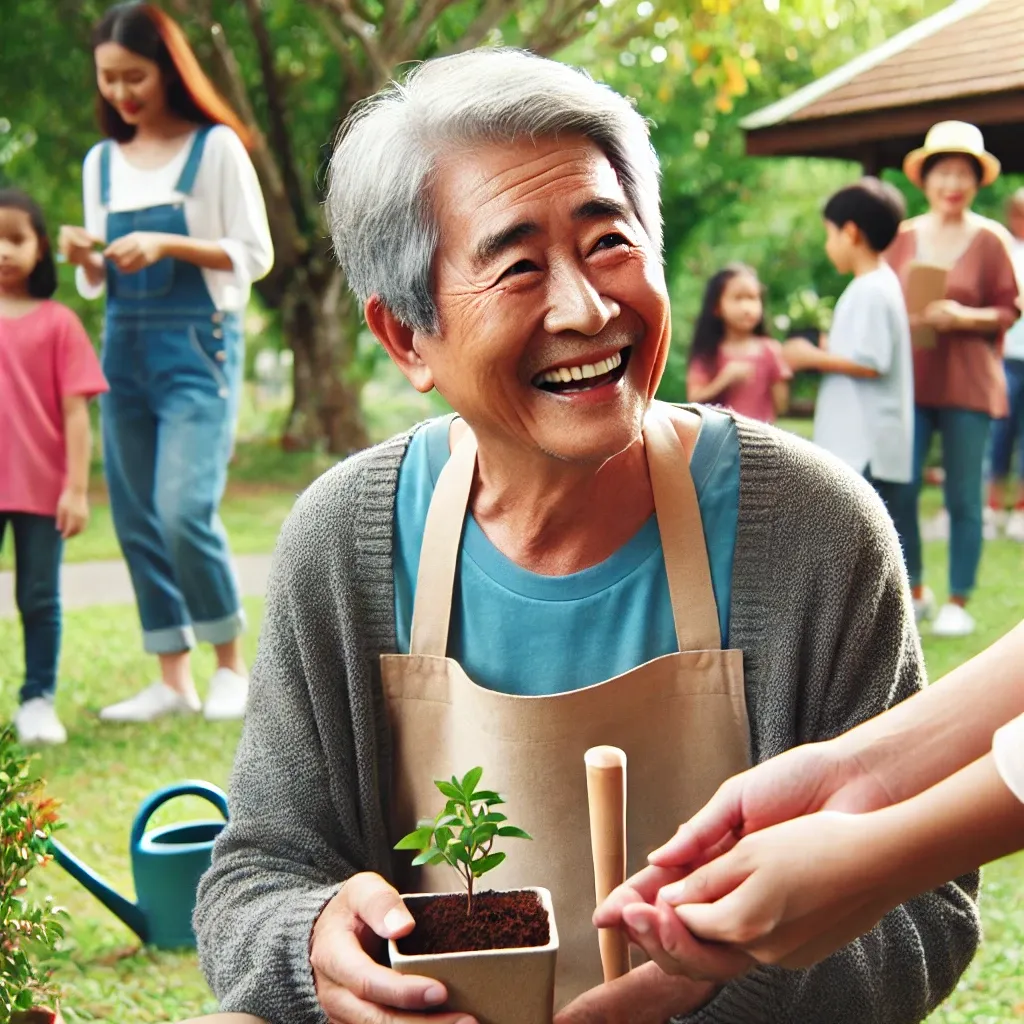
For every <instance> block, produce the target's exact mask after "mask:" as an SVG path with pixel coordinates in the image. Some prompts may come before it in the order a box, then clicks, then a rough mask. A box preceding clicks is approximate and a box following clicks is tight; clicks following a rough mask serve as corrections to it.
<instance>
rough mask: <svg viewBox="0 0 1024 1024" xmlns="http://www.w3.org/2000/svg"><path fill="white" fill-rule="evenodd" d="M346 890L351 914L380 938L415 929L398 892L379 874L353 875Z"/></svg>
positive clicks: (411, 917) (395, 937)
mask: <svg viewBox="0 0 1024 1024" xmlns="http://www.w3.org/2000/svg"><path fill="white" fill-rule="evenodd" d="M345 888H346V889H347V890H348V898H349V907H350V908H351V910H352V911H353V913H354V914H355V915H356V916H357V917H358V918H359V919H360V920H362V921H363V922H365V923H366V924H367V925H368V926H369V927H370V928H371V929H372V930H373V932H374V934H376V935H379V936H380V937H381V938H382V939H397V938H400V937H401V936H403V935H408V934H409V932H411V931H412V930H413V928H414V927H415V924H416V922H415V921H414V920H413V916H412V914H410V913H409V909H408V908H407V907H406V905H405V904H404V903H403V902H402V897H401V896H400V895H399V894H398V891H397V890H396V889H395V888H394V887H393V886H390V885H388V883H387V882H386V881H384V879H383V878H381V876H380V875H374V874H362V875H355V876H354V877H353V878H350V879H349V880H348V882H347V883H346V885H345Z"/></svg>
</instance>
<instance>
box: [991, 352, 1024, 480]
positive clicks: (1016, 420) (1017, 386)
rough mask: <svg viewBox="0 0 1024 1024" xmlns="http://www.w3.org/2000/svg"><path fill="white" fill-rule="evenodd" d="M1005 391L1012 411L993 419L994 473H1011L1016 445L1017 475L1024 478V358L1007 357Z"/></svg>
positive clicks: (999, 477) (992, 452)
mask: <svg viewBox="0 0 1024 1024" xmlns="http://www.w3.org/2000/svg"><path fill="white" fill-rule="evenodd" d="M1003 366H1005V367H1006V391H1007V397H1008V398H1009V400H1010V412H1009V415H1008V416H1007V417H1006V418H1005V419H1001V420H995V421H994V422H993V423H992V441H991V447H990V449H989V458H990V461H991V463H992V465H991V473H992V476H993V477H994V478H995V479H996V480H1002V479H1004V478H1005V477H1008V476H1009V475H1010V469H1011V464H1012V462H1013V449H1014V446H1016V448H1017V465H1018V467H1019V469H1018V479H1019V480H1021V481H1024V359H1007V360H1005V362H1004V363H1003Z"/></svg>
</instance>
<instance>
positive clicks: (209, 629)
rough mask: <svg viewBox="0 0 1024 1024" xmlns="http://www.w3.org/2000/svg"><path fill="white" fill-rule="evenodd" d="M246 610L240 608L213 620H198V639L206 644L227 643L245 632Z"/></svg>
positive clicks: (196, 627) (195, 626)
mask: <svg viewBox="0 0 1024 1024" xmlns="http://www.w3.org/2000/svg"><path fill="white" fill-rule="evenodd" d="M245 626H246V621H245V612H244V611H243V610H242V609H241V608H239V609H238V611H237V612H235V613H234V614H233V615H228V616H226V617H225V618H223V619H214V620H213V621H212V622H196V623H194V628H195V632H196V639H197V640H199V641H200V643H204V644H214V645H217V644H227V643H230V642H231V641H232V640H234V639H235V637H238V636H241V635H242V634H243V633H244V632H245Z"/></svg>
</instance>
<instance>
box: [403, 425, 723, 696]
mask: <svg viewBox="0 0 1024 1024" xmlns="http://www.w3.org/2000/svg"><path fill="white" fill-rule="evenodd" d="M701 419H702V423H701V429H700V434H699V436H698V438H697V444H696V446H695V447H694V451H693V457H692V459H691V460H690V472H691V473H692V474H693V482H694V486H695V488H696V490H697V499H698V503H699V505H700V513H701V518H702V519H703V523H704V541H705V543H706V545H707V549H708V558H709V561H710V565H711V582H712V586H713V588H714V592H715V601H716V602H717V604H718V619H719V624H720V626H721V630H722V646H723V647H727V646H728V636H729V599H730V595H731V591H732V560H733V551H734V549H735V546H736V520H737V514H738V508H739V480H740V474H739V441H738V439H737V436H736V426H735V424H734V423H733V421H732V419H730V418H729V417H728V416H726V415H724V414H723V413H721V412H716V411H714V410H709V409H703V410H701ZM450 422H451V421H450V418H448V417H445V418H444V419H441V420H435V421H434V422H432V423H430V424H428V425H427V426H426V427H424V428H422V429H421V430H419V431H418V432H417V433H416V434H415V435H414V436H413V439H412V441H411V442H410V443H409V448H408V450H407V451H406V454H405V458H404V460H403V462H402V467H401V470H400V472H399V476H398V496H397V500H396V503H395V520H396V521H395V542H394V543H395V558H394V564H395V623H396V628H397V637H398V650H399V652H400V653H401V654H408V653H409V633H410V630H411V627H412V610H413V600H414V598H415V594H416V575H417V572H418V570H419V562H420V548H421V546H422V543H423V528H424V525H425V523H426V519H427V509H428V507H429V505H430V499H431V497H432V495H433V493H434V486H435V484H436V483H437V478H438V475H439V474H440V472H441V470H442V468H443V467H444V464H445V463H446V462H447V461H448V456H449V450H448V428H449V424H450ZM453 605H454V607H453V609H452V618H451V632H450V634H449V639H448V655H449V657H452V658H454V659H455V660H456V661H458V662H459V663H460V664H461V665H462V667H463V668H464V669H465V671H466V673H467V674H468V675H469V677H470V679H472V680H473V681H474V682H475V683H477V684H478V685H480V686H484V687H487V688H488V689H492V690H498V691H500V692H503V693H513V694H519V695H522V696H550V695H551V694H555V693H565V692H568V691H569V690H576V689H580V688H581V687H584V686H592V685H594V684H595V683H599V682H602V681H604V680H606V679H611V678H612V677H614V676H617V675H620V674H621V673H623V672H628V671H629V670H630V669H633V668H636V667H637V666H638V665H643V664H644V663H645V662H648V661H651V660H653V659H654V658H659V657H661V656H662V655H665V654H674V653H675V652H677V651H678V649H679V647H678V644H677V643H676V632H675V625H674V623H673V621H672V606H671V603H670V600H669V592H668V578H667V576H666V575H665V559H664V556H663V554H662V550H661V537H660V535H659V533H658V523H657V520H656V519H655V517H654V516H651V518H650V519H648V520H647V522H646V523H644V525H643V526H642V527H641V528H640V530H639V531H638V532H637V533H636V535H635V536H634V537H633V538H632V539H631V540H629V541H627V542H626V544H624V545H623V546H622V547H621V548H619V550H618V551H616V552H615V553H614V554H613V555H612V556H611V557H610V558H607V559H605V561H603V562H601V563H600V564H598V565H594V566H591V567H590V568H589V569H584V570H583V571H582V572H576V573H572V574H571V575H569V576H542V575H539V574H538V573H533V572H529V571H528V570H526V569H523V568H521V567H520V566H518V565H516V564H515V563H514V562H512V561H511V560H510V559H508V558H506V557H505V555H503V554H502V553H501V552H500V551H499V550H498V549H497V548H496V547H495V546H494V545H493V544H492V543H491V542H490V541H489V540H488V539H487V537H486V535H485V534H484V532H483V531H482V530H481V529H480V527H479V526H478V525H477V523H476V521H475V520H474V519H473V517H472V516H470V517H469V518H468V519H467V522H466V528H465V530H464V531H463V534H462V546H461V549H460V552H459V561H458V570H457V579H456V581H455V594H454V597H453Z"/></svg>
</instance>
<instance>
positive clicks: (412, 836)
mask: <svg viewBox="0 0 1024 1024" xmlns="http://www.w3.org/2000/svg"><path fill="white" fill-rule="evenodd" d="M433 838H434V826H433V825H430V826H429V827H427V826H424V827H423V828H418V829H416V831H415V832H410V833H409V834H408V835H407V836H403V837H402V838H401V839H399V840H398V842H397V843H395V849H396V850H425V849H426V848H427V847H428V846H429V845H430V842H431V840H432V839H433Z"/></svg>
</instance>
